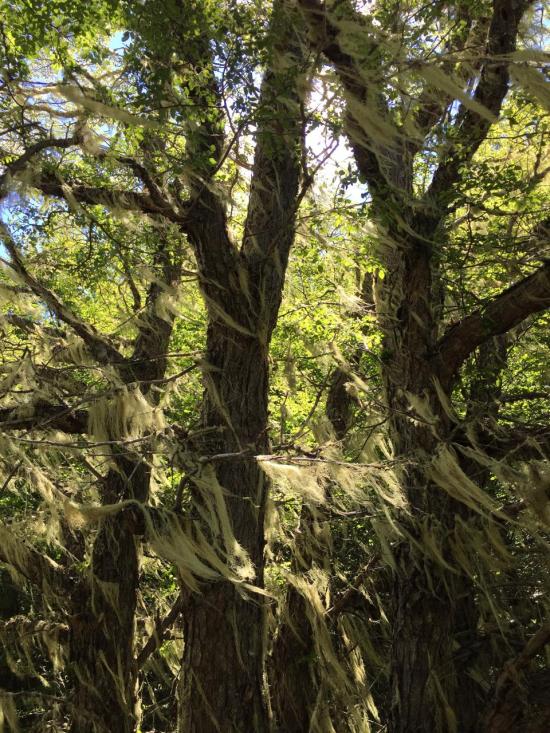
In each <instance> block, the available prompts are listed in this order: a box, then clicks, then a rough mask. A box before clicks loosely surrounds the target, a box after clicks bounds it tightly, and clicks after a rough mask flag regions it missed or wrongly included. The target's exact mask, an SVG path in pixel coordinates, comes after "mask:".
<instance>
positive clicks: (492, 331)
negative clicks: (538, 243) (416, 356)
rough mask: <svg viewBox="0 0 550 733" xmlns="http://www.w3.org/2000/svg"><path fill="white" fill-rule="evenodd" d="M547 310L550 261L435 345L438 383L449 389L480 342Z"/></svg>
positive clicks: (549, 300)
mask: <svg viewBox="0 0 550 733" xmlns="http://www.w3.org/2000/svg"><path fill="white" fill-rule="evenodd" d="M547 308H550V262H547V263H546V264H544V265H543V266H542V267H540V268H539V269H538V270H536V271H535V272H534V273H533V274H532V275H529V277H526V278H525V279H524V280H520V282H518V283H516V284H515V285H512V287H510V288H508V289H507V290H505V291H504V292H502V293H500V294H499V295H497V296H496V297H494V298H493V299H492V300H490V301H489V302H488V303H487V304H486V305H485V306H484V307H483V308H482V309H480V310H478V311H476V312H475V313H472V314H471V315H469V316H466V318H463V319H462V321H460V322H459V323H457V324H455V325H454V326H452V327H451V328H450V329H449V330H448V331H447V333H446V334H445V335H444V336H443V337H442V338H441V339H440V340H439V342H438V344H437V346H436V356H435V362H436V367H437V373H438V376H439V380H440V382H441V384H442V385H443V386H444V388H446V389H448V388H449V386H450V385H451V384H452V381H453V379H454V377H455V375H456V373H457V371H458V369H459V368H460V366H461V365H462V364H463V362H464V361H465V360H466V359H467V357H468V356H469V355H470V354H471V353H472V352H473V351H474V349H476V348H477V347H478V346H480V345H481V344H482V343H484V342H485V341H487V340H488V339H490V338H493V336H499V335H500V334H503V333H506V332H507V331H509V330H510V329H511V328H514V326H517V325H518V324H519V323H521V322H522V321H523V320H524V319H525V318H527V317H528V316H530V315H532V314H533V313H540V312H541V311H544V310H546V309H547Z"/></svg>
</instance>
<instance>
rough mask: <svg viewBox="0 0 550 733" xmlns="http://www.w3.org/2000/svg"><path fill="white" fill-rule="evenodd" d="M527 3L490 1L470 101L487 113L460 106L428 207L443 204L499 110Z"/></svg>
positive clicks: (427, 199)
mask: <svg viewBox="0 0 550 733" xmlns="http://www.w3.org/2000/svg"><path fill="white" fill-rule="evenodd" d="M530 2H532V0H493V15H492V18H491V24H490V26H489V35H488V41H487V49H486V60H485V63H484V65H483V68H482V70H481V77H480V80H479V83H478V85H477V87H476V90H475V93H474V95H473V100H472V101H473V102H474V103H475V104H476V105H481V106H482V107H483V108H484V109H485V110H486V111H487V115H485V116H481V115H480V114H479V113H478V112H477V111H476V110H475V109H473V108H472V107H471V106H465V105H464V104H462V105H461V107H460V109H459V111H458V114H457V118H456V119H457V126H456V127H455V131H456V135H455V142H454V144H453V145H452V146H451V148H450V150H449V151H448V152H447V154H446V155H445V158H444V159H443V160H442V162H441V163H440V165H439V167H438V169H437V170H436V172H435V173H434V176H433V179H432V183H431V185H430V187H429V188H428V191H427V192H426V195H425V197H424V201H425V203H426V204H427V205H428V206H430V207H432V206H434V205H435V206H436V208H439V207H440V206H441V205H442V206H445V201H444V200H443V199H445V198H446V196H447V194H448V193H449V191H450V189H451V187H452V186H453V185H454V183H456V181H457V180H458V179H459V177H460V171H461V168H462V167H463V166H464V165H465V164H466V163H468V162H469V161H471V160H472V158H473V156H474V154H475V152H476V151H477V149H478V148H479V146H480V145H481V143H482V142H483V141H484V140H485V137H486V135H487V132H488V131H489V128H490V127H491V125H492V124H493V120H494V119H496V118H497V117H498V115H499V113H500V109H501V107H502V102H503V101H504V97H505V96H506V93H507V92H508V87H509V82H510V75H509V71H508V63H509V56H510V54H511V53H513V52H514V51H515V50H516V39H517V34H518V27H519V22H520V20H521V18H522V16H523V13H524V11H525V10H526V9H527V7H528V6H529V4H530Z"/></svg>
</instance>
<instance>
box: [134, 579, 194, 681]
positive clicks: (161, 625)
mask: <svg viewBox="0 0 550 733" xmlns="http://www.w3.org/2000/svg"><path fill="white" fill-rule="evenodd" d="M183 608H184V601H183V595H182V594H181V593H180V594H179V596H178V597H177V599H176V601H175V603H174V605H173V606H172V608H171V609H170V611H169V612H168V613H167V614H166V616H164V618H161V619H157V620H156V622H155V629H154V631H153V633H152V634H151V636H150V637H149V638H148V639H147V641H146V642H145V644H144V645H143V647H142V649H141V651H140V652H139V654H138V655H137V659H136V664H137V667H138V669H143V666H144V664H145V662H146V661H147V660H148V659H149V657H150V656H152V655H153V654H154V653H155V652H156V651H157V649H158V648H159V647H160V646H161V644H162V643H163V641H164V639H165V638H166V634H167V632H168V631H169V630H170V628H171V627H172V626H173V625H174V623H175V621H176V619H177V617H178V616H179V615H180V613H181V612H182V611H183Z"/></svg>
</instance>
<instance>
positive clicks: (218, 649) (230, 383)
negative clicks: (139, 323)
mask: <svg viewBox="0 0 550 733" xmlns="http://www.w3.org/2000/svg"><path fill="white" fill-rule="evenodd" d="M207 361H208V367H207V369H208V376H207V384H208V382H210V384H208V386H207V391H206V394H205V403H204V411H203V415H204V427H205V428H217V429H218V432H217V434H216V437H215V438H213V439H212V438H211V439H208V440H207V441H205V443H204V444H203V445H202V449H203V450H206V451H208V452H209V453H210V454H220V453H221V454H223V453H235V452H239V451H243V450H250V451H251V452H252V453H265V452H266V450H267V447H268V440H267V381H268V363H267V349H266V346H265V345H264V344H262V343H261V342H260V340H259V339H255V338H251V337H250V338H249V337H243V336H241V335H239V334H238V333H237V332H235V331H231V330H230V329H228V328H227V326H225V325H224V324H221V323H215V324H213V325H211V326H210V328H209V332H208V342H207ZM210 380H211V381H210ZM220 405H223V406H224V408H225V409H221V410H220ZM215 470H216V477H217V480H218V482H219V484H220V485H221V486H222V487H223V489H224V490H225V501H226V506H227V513H228V516H229V518H230V521H231V529H232V531H233V534H234V537H235V539H236V541H237V542H238V543H239V545H240V546H241V547H242V548H243V549H244V550H245V551H246V553H247V554H248V556H249V558H250V560H251V561H252V563H253V566H254V568H255V577H254V579H253V580H252V582H253V583H254V584H255V585H257V586H259V587H261V586H262V585H263V567H264V558H263V551H264V513H265V500H266V491H267V479H266V477H265V475H264V473H263V471H262V470H261V468H260V466H259V465H258V463H257V462H256V461H255V460H254V459H248V460H247V459H246V458H245V457H243V458H242V459H241V458H237V459H228V460H220V461H219V462H218V463H216V464H215ZM183 616H184V638H185V649H184V658H183V671H182V685H181V689H180V716H179V717H180V719H179V730H180V731H181V732H182V733H184V732H185V733H214V732H215V731H224V733H225V731H227V733H232V732H233V731H235V732H237V731H238V732H239V733H245V732H246V733H248V731H257V732H258V733H262V732H263V731H267V729H268V723H267V709H266V705H265V702H264V679H263V663H264V636H265V618H264V605H263V598H262V596H261V595H254V593H253V592H251V593H248V594H246V595H244V594H243V592H242V591H241V590H239V589H238V588H237V587H236V586H235V584H234V583H232V582H230V581H226V580H220V581H216V582H212V583H208V584H204V585H203V587H202V589H201V592H200V593H195V594H190V596H189V601H188V605H187V607H186V609H185V611H184V614H183ZM212 655H215V660H214V659H213V658H212Z"/></svg>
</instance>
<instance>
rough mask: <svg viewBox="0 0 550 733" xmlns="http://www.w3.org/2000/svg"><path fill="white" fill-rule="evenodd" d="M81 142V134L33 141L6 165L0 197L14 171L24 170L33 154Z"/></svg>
mask: <svg viewBox="0 0 550 733" xmlns="http://www.w3.org/2000/svg"><path fill="white" fill-rule="evenodd" d="M81 142H82V136H81V135H73V136H71V137H65V138H46V139H45V140H39V141H38V142H36V143H34V145H31V146H30V147H29V148H27V150H25V152H24V153H23V154H22V155H20V156H19V158H17V159H16V160H14V161H13V162H12V163H9V164H8V165H6V170H5V172H4V173H2V175H1V176H0V199H2V198H5V196H6V195H7V194H8V185H9V181H10V179H11V178H13V176H14V175H15V174H16V173H19V172H20V171H22V170H24V169H25V167H26V165H27V163H30V162H31V160H32V159H33V158H34V157H35V155H38V153H41V152H42V151H43V150H47V149H49V148H62V149H66V148H70V147H73V145H78V144H79V143H81Z"/></svg>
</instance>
